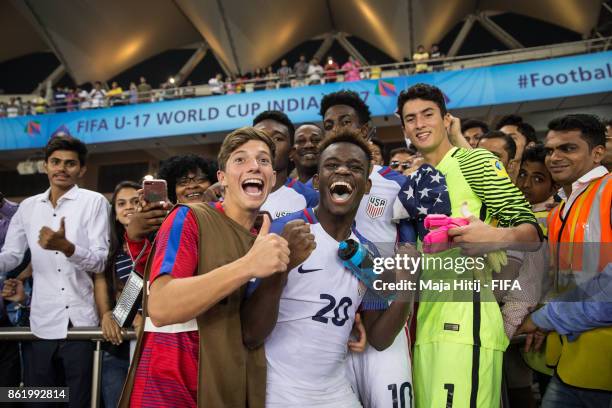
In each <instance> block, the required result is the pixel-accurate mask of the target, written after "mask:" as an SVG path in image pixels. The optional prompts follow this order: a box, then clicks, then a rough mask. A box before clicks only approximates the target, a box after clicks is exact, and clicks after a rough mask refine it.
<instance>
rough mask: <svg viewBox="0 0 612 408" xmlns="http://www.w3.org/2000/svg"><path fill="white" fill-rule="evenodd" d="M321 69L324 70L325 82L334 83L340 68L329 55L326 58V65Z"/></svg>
mask: <svg viewBox="0 0 612 408" xmlns="http://www.w3.org/2000/svg"><path fill="white" fill-rule="evenodd" d="M323 69H324V70H325V82H336V79H337V78H338V70H339V69H340V67H339V66H338V63H337V62H336V61H334V58H333V57H332V56H331V55H329V56H328V57H327V63H326V64H325V67H324V68H323Z"/></svg>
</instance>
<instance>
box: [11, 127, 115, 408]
mask: <svg viewBox="0 0 612 408" xmlns="http://www.w3.org/2000/svg"><path fill="white" fill-rule="evenodd" d="M86 156H87V148H86V147H85V144H84V143H83V142H81V141H80V140H78V139H75V138H73V137H70V136H56V137H54V138H52V139H51V140H50V141H49V142H48V144H47V146H46V147H45V169H46V171H47V175H48V177H49V184H50V188H49V189H48V190H47V191H45V192H44V193H42V194H38V195H36V196H33V197H30V198H28V199H26V200H24V201H23V202H22V203H21V204H20V206H19V209H18V210H17V212H16V213H15V215H14V216H13V218H12V220H11V223H10V225H9V229H8V232H7V236H6V241H5V243H4V246H3V248H2V251H1V252H0V274H5V273H6V272H7V271H9V270H11V269H13V268H14V267H15V266H16V265H17V264H18V263H19V262H20V261H21V259H22V258H23V254H24V253H25V251H26V250H27V249H28V248H29V249H30V250H31V253H32V277H33V280H34V287H33V294H32V304H31V312H30V325H31V328H32V332H33V333H34V334H35V335H36V336H37V337H39V338H40V339H41V340H37V341H32V342H29V343H24V353H25V355H26V357H27V358H26V359H25V378H24V379H25V385H26V386H62V385H63V384H61V383H60V381H61V380H60V379H61V378H64V379H65V385H66V386H68V387H70V406H71V407H72V406H75V407H76V406H86V405H88V403H89V397H90V389H91V373H92V357H93V343H92V342H90V341H65V338H66V333H67V330H68V328H69V327H72V326H77V327H78V326H97V325H98V315H97V313H96V309H95V303H94V297H93V281H92V274H93V273H101V272H103V271H104V263H105V260H106V257H107V255H108V245H109V241H108V240H109V212H110V208H109V204H108V201H107V200H106V199H105V198H104V196H102V195H101V194H99V193H95V192H93V191H89V190H85V189H80V188H79V187H78V186H77V185H76V183H77V180H78V179H79V178H81V177H82V176H83V175H84V174H85V171H86V167H85V159H86ZM7 283H9V284H12V285H13V286H14V292H15V294H14V297H15V300H16V301H21V299H20V298H21V297H22V296H23V286H22V284H21V283H20V282H19V281H17V282H13V280H7Z"/></svg>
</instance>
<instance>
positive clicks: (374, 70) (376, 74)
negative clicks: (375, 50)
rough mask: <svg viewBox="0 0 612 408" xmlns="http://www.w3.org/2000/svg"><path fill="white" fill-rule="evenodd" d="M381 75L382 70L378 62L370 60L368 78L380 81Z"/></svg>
mask: <svg viewBox="0 0 612 408" xmlns="http://www.w3.org/2000/svg"><path fill="white" fill-rule="evenodd" d="M381 75H382V69H381V68H380V66H379V65H378V61H376V60H372V66H371V67H370V70H369V71H368V76H369V78H370V79H380V77H381Z"/></svg>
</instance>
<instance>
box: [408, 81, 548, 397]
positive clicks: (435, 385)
mask: <svg viewBox="0 0 612 408" xmlns="http://www.w3.org/2000/svg"><path fill="white" fill-rule="evenodd" d="M398 113H399V114H400V119H401V122H402V128H403V131H404V136H405V137H406V138H407V139H409V140H410V141H411V143H412V144H413V145H414V146H415V147H416V148H417V149H418V150H419V152H421V153H422V154H423V157H424V159H425V162H426V163H428V164H431V165H433V166H435V168H436V169H437V170H438V171H440V172H441V173H442V174H443V175H444V177H445V178H446V183H447V187H448V193H449V195H450V200H451V215H452V216H454V217H458V216H459V217H461V216H464V211H462V209H463V208H466V207H467V210H469V213H471V214H476V215H479V218H477V217H476V216H474V215H472V216H470V218H469V221H470V224H469V225H467V226H464V227H459V228H453V229H451V230H449V236H450V237H451V239H453V241H454V242H456V243H483V244H484V243H499V244H500V245H502V246H503V245H504V244H510V243H514V242H530V241H539V240H541V231H540V229H539V227H538V224H537V221H536V219H535V217H534V215H533V213H532V212H531V210H530V208H529V203H528V202H527V201H526V200H525V198H524V197H523V195H522V194H521V192H520V191H519V190H518V189H517V188H516V187H515V186H514V185H513V184H512V181H511V180H510V178H509V177H508V174H507V173H506V170H505V168H504V166H503V164H502V163H501V162H500V161H499V160H498V159H497V158H496V157H495V156H494V155H493V154H491V153H490V152H488V151H486V150H483V149H473V150H467V149H464V148H458V147H453V146H452V144H451V142H450V141H449V138H448V129H449V128H450V126H451V116H450V114H449V113H448V112H447V111H446V104H445V101H444V95H443V94H442V92H441V91H440V89H438V88H436V87H434V86H430V85H426V84H417V85H414V86H412V87H411V88H409V89H408V90H406V91H403V92H402V93H401V94H400V96H399V98H398ZM493 218H495V219H496V220H497V222H498V228H495V227H493V226H492V225H489V222H491V220H492V219H493ZM445 256H451V255H449V254H447V255H445ZM444 272H445V273H446V271H444ZM448 272H449V273H453V271H448ZM434 273H437V275H434ZM472 273H473V272H472ZM447 274H448V273H447ZM432 275H434V276H432ZM428 276H429V278H430V279H435V278H440V273H439V272H438V271H427V270H424V271H423V274H422V279H427V277H428ZM457 277H458V276H455V279H457ZM483 292H486V293H480V292H477V291H473V294H472V299H473V301H472V302H469V301H464V302H450V301H437V302H424V301H422V300H423V297H421V303H420V304H419V310H418V313H417V336H416V343H415V349H414V385H415V395H416V401H417V406H421V407H433V406H444V405H446V406H453V407H468V406H469V407H492V406H496V405H498V404H499V400H500V390H501V369H502V358H503V352H504V350H505V349H506V347H507V345H508V342H509V341H508V338H507V337H506V334H505V333H504V326H503V319H502V315H501V312H500V310H499V306H498V305H497V302H495V298H493V297H492V293H490V291H484V290H483ZM480 296H483V299H485V296H487V298H488V300H489V301H484V300H483V301H481V298H480Z"/></svg>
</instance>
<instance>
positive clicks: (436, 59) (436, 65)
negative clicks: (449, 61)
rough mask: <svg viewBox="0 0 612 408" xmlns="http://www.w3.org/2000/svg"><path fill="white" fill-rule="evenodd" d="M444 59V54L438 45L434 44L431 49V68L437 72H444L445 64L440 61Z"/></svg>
mask: <svg viewBox="0 0 612 408" xmlns="http://www.w3.org/2000/svg"><path fill="white" fill-rule="evenodd" d="M443 57H444V54H442V52H441V51H440V48H439V47H438V44H432V45H431V49H430V50H429V58H430V59H431V60H432V61H431V66H432V67H433V70H434V71H435V72H437V71H441V70H442V64H443V62H442V61H440V59H442V58H443Z"/></svg>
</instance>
